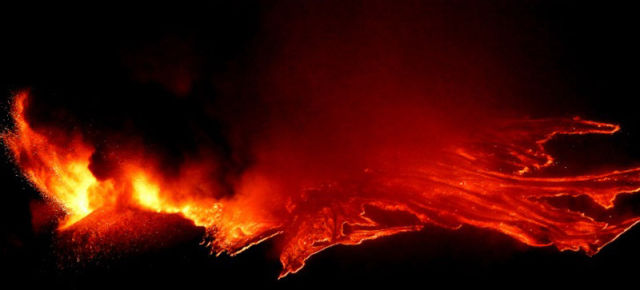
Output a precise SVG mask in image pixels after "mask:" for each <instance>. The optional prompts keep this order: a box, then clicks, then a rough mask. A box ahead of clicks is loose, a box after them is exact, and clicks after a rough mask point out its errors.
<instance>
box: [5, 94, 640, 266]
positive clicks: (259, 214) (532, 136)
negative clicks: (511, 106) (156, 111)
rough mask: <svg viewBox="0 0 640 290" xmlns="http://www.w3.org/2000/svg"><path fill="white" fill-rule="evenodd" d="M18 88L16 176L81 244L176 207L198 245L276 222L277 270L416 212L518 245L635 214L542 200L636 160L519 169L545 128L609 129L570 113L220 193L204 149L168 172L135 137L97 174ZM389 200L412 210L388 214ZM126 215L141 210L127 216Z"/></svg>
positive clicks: (230, 241) (247, 234)
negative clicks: (345, 169) (614, 214)
mask: <svg viewBox="0 0 640 290" xmlns="http://www.w3.org/2000/svg"><path fill="white" fill-rule="evenodd" d="M29 100H30V97H29V93H28V92H22V93H19V94H18V95H17V96H16V97H15V101H14V107H13V118H14V121H15V130H14V131H13V132H8V133H5V134H4V135H2V139H3V141H4V142H5V144H6V145H7V147H8V148H9V149H10V152H11V154H12V155H13V157H14V159H15V162H16V163H17V164H18V165H19V167H20V168H21V169H22V171H23V173H24V175H25V176H26V177H27V178H28V180H29V181H31V183H32V184H33V185H34V186H35V187H36V188H37V189H38V190H39V191H40V192H41V193H42V194H43V195H44V196H45V197H46V198H48V199H50V200H51V201H52V202H54V203H56V204H59V205H60V206H62V207H63V208H64V210H65V212H66V215H65V217H64V218H63V219H62V220H60V223H59V224H60V226H59V231H60V232H61V233H62V234H67V235H73V236H76V237H85V238H82V241H83V243H86V244H87V248H92V247H90V246H91V244H92V243H95V241H93V239H104V238H109V239H115V240H118V239H120V240H123V239H129V240H130V239H134V238H136V237H137V236H140V235H145V233H144V232H145V231H149V232H153V230H152V229H153V228H156V227H162V226H163V225H164V224H165V223H166V220H163V219H158V218H156V216H157V214H167V215H171V216H175V215H179V216H182V217H184V218H185V219H187V220H190V221H191V222H193V224H195V225H197V226H201V227H204V228H205V229H206V232H207V236H208V237H207V238H206V240H207V241H208V242H207V246H208V247H210V248H211V250H212V252H214V253H217V254H220V253H223V252H226V253H229V254H231V255H235V254H237V253H240V252H242V251H243V250H245V249H247V248H248V247H250V246H252V245H254V244H256V243H259V242H261V241H263V240H265V239H268V238H271V237H273V236H274V235H278V234H280V235H284V244H283V247H282V249H281V256H280V260H281V262H282V264H283V270H282V273H281V275H280V277H283V276H286V275H287V274H289V273H295V272H297V271H299V270H300V269H301V268H302V267H303V266H304V263H305V260H306V259H307V258H308V257H310V256H311V255H313V254H315V253H318V252H320V251H322V250H324V249H326V248H328V247H331V246H334V245H338V244H341V245H357V244H360V243H362V242H363V241H365V240H370V239H376V238H379V237H383V236H388V235H393V234H396V233H399V232H406V231H416V230H419V229H421V228H422V227H423V226H424V225H425V224H435V225H438V226H442V227H446V228H451V229H456V228H459V227H460V226H462V225H464V224H467V225H472V226H476V227H480V228H487V229H491V230H496V231H499V232H502V233H504V234H506V235H509V236H511V237H513V238H515V239H517V240H519V241H521V242H523V243H525V244H528V245H531V246H549V245H554V246H555V247H557V248H558V249H559V250H574V251H578V250H583V251H584V252H585V253H587V254H588V255H593V254H595V253H597V252H598V251H599V250H600V249H601V248H602V247H603V246H605V245H607V244H608V243H610V242H611V241H613V240H615V239H616V238H617V237H618V236H619V235H620V234H622V233H623V232H624V231H626V230H627V229H629V228H630V227H632V226H633V225H634V224H635V223H636V222H637V221H638V220H639V219H640V217H637V216H634V217H628V218H624V219H612V220H606V221H604V220H597V219H595V218H593V217H590V216H588V215H587V214H586V213H584V212H580V211H574V210H569V209H565V208H560V207H555V206H553V205H552V204H551V203H549V202H548V201H546V198H551V197H559V196H571V197H576V196H588V197H589V198H590V199H591V200H593V201H594V202H595V203H597V204H598V205H599V206H601V207H602V208H604V209H613V208H614V206H615V204H614V200H615V199H616V197H617V196H618V195H620V194H622V193H632V192H636V191H638V190H640V178H639V176H640V168H632V169H626V170H615V171H611V172H605V173H599V174H593V175H580V176H565V177H534V176H531V173H533V172H535V171H537V170H540V169H542V168H545V167H550V166H553V163H554V158H553V157H552V156H550V155H549V154H548V153H547V152H546V151H545V148H544V145H545V144H546V143H547V141H549V140H550V139H552V138H553V137H554V136H556V135H573V134H613V133H615V132H616V131H618V130H619V129H620V128H619V127H618V126H617V125H613V124H607V123H599V122H593V121H586V120H581V119H578V118H574V119H545V120H523V121H511V122H502V123H499V124H497V125H494V126H491V127H489V128H488V129H486V130H483V131H480V132H477V133H476V134H470V135H469V136H466V137H465V138H453V137H452V138H451V139H453V140H454V141H455V142H454V141H452V142H449V143H446V144H448V145H446V146H443V147H442V148H440V149H439V150H438V151H437V154H429V155H428V156H429V157H430V158H431V159H430V161H429V162H426V163H423V164H417V165H414V164H413V163H408V162H403V163H399V164H396V165H393V166H388V167H380V168H360V170H359V171H360V173H358V174H352V175H350V176H348V177H347V178H341V179H336V180H328V181H327V180H325V181H324V182H320V183H316V184H309V183H305V182H299V183H296V184H297V185H304V186H301V187H299V188H295V189H294V190H293V191H291V186H289V185H288V184H283V183H282V181H280V178H282V177H281V176H277V174H271V173H270V171H269V170H267V169H263V168H260V167H257V168H255V169H254V170H251V171H249V172H248V173H247V174H245V175H244V176H243V177H242V178H240V179H239V181H238V182H237V186H236V188H235V193H234V194H233V195H231V196H228V195H225V194H223V192H222V189H221V187H220V186H219V185H218V184H216V183H215V182H213V181H211V180H209V179H208V178H207V176H209V173H211V172H215V171H216V170H218V168H217V167H216V163H215V158H210V157H207V156H206V154H205V155H204V156H201V157H202V158H199V159H193V161H191V162H186V163H184V164H182V165H180V168H179V170H178V171H177V172H178V174H177V175H175V176H167V175H166V174H163V172H162V171H161V170H160V169H159V168H158V165H157V163H156V161H155V158H156V156H154V155H153V154H151V153H147V152H146V151H145V148H144V147H143V146H142V145H139V144H136V143H135V142H132V144H125V145H123V146H122V147H121V152H118V156H119V158H120V159H119V160H120V161H121V162H119V163H118V164H119V167H118V168H116V169H114V170H113V172H110V174H109V175H108V176H107V177H106V178H101V179H98V178H97V177H96V176H95V175H94V173H93V172H92V170H91V169H90V163H91V160H90V158H91V156H92V154H93V153H94V151H95V149H94V147H93V145H92V144H89V143H88V141H86V140H85V139H84V137H83V135H82V134H81V133H80V132H62V131H61V130H59V129H57V128H55V127H47V128H46V129H44V128H41V127H38V129H35V128H34V127H32V126H31V124H30V123H29V122H28V120H27V119H26V118H25V110H26V108H27V106H28V105H29ZM385 146H390V145H385ZM385 148H386V149H389V148H387V147H385ZM411 148H413V147H411ZM391 149H393V148H391ZM385 152H386V151H385ZM387 161H388V162H389V163H393V162H394V160H393V159H390V160H387ZM345 166H348V165H345ZM267 168H268V167H267ZM301 175H303V174H301ZM290 178H294V177H290ZM395 213H405V214H409V215H410V216H411V218H404V219H397V218H395V219H394V215H395ZM138 218H141V219H146V220H150V221H153V222H149V223H146V224H144V225H142V224H138V223H135V222H133V221H134V220H136V219H138ZM113 232H115V233H116V234H113ZM89 233H92V234H89ZM108 233H111V234H108ZM176 234H179V233H176ZM166 238H167V239H169V237H166ZM92 250H94V251H99V250H100V249H96V248H92Z"/></svg>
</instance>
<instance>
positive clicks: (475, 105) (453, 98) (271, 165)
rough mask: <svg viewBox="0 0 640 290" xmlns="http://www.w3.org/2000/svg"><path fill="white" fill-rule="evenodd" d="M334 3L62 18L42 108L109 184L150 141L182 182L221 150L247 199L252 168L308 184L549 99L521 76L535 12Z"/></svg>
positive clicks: (39, 119) (406, 157)
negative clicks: (85, 27) (132, 150)
mask: <svg viewBox="0 0 640 290" xmlns="http://www.w3.org/2000/svg"><path fill="white" fill-rule="evenodd" d="M330 4H331V5H329V4H320V3H295V2H288V1H282V2H273V3H264V2H261V3H253V4H238V5H231V4H224V5H214V6H211V7H206V8H202V9H200V8H197V9H196V8H181V9H178V10H175V11H174V10H172V8H170V7H162V8H160V9H159V11H158V12H157V13H154V14H153V17H152V20H154V21H150V22H147V23H138V22H137V21H136V17H135V16H136V13H142V12H143V11H132V12H131V15H129V16H128V17H125V18H124V20H123V22H122V23H120V25H116V26H111V25H107V24H105V23H103V22H102V21H103V20H104V19H98V20H91V19H84V21H85V22H86V23H88V24H89V25H92V27H94V28H95V29H94V33H93V34H91V35H86V36H83V37H81V36H79V35H76V34H75V33H74V30H73V25H75V24H72V23H64V22H61V23H57V24H56V25H54V26H53V27H52V28H50V29H51V30H52V31H58V32H59V38H58V40H59V41H58V42H56V44H55V45H54V46H53V47H51V48H50V49H49V50H48V51H44V52H42V53H39V54H37V55H39V57H38V58H37V60H34V61H33V62H35V61H43V62H45V63H46V64H48V65H46V66H42V67H45V69H41V71H37V72H36V75H40V77H37V78H35V81H34V83H33V84H31V87H33V94H32V95H33V97H34V99H33V101H32V106H30V108H29V112H28V118H29V119H30V121H32V122H33V124H34V126H35V127H38V126H42V127H43V128H49V127H52V125H55V127H57V128H61V129H62V130H63V131H67V132H74V131H77V132H81V134H82V135H83V136H85V138H87V139H89V141H90V143H91V144H92V145H93V146H94V147H95V149H96V151H95V153H94V155H93V156H92V159H91V165H90V168H91V171H92V172H93V173H94V175H95V176H96V177H97V178H99V179H106V178H108V177H109V176H110V175H112V174H114V171H115V170H117V168H118V164H120V163H121V162H122V159H123V158H127V156H126V154H124V155H123V154H121V152H122V149H123V148H127V147H128V146H136V147H141V148H144V152H145V154H149V155H151V156H153V157H154V158H156V159H159V160H160V161H159V163H158V164H157V166H158V167H159V168H160V169H161V171H162V172H163V173H164V174H166V175H167V176H169V177H170V176H175V175H177V174H178V171H179V169H180V167H181V164H184V163H186V162H190V160H198V159H206V160H210V162H211V163H213V164H215V168H214V169H212V170H211V179H212V180H215V181H216V182H217V183H219V184H220V187H221V188H224V190H222V192H224V194H223V195H232V194H233V193H234V192H235V191H237V190H238V188H239V187H242V186H241V185H239V184H242V180H243V179H244V178H247V177H246V176H247V175H248V176H254V175H260V176H262V177H265V178H268V179H271V180H275V181H274V183H275V184H277V186H276V185H274V186H276V187H277V188H278V189H279V190H281V191H285V192H290V191H291V192H294V191H298V190H300V188H301V187H305V186H314V185H317V184H319V183H323V182H331V181H334V180H337V179H342V178H349V176H352V175H353V174H354V172H360V171H362V170H364V169H365V168H386V169H389V170H393V169H394V168H405V167H411V166H417V165H419V164H421V163H425V162H430V160H432V159H433V155H434V154H437V150H438V149H439V148H441V147H443V146H445V144H448V143H451V142H456V140H457V139H458V138H460V137H462V136H465V135H467V134H468V133H469V132H474V131H476V130H477V129H479V128H482V127H487V126H491V124H492V122H493V120H495V119H497V118H500V117H510V116H512V115H514V114H515V112H517V111H518V110H520V111H521V108H523V107H530V105H531V104H532V103H536V102H539V103H544V100H542V101H540V99H536V102H533V101H532V100H533V97H529V98H528V96H527V93H524V92H525V88H528V87H529V85H530V84H526V85H522V84H520V83H518V82H517V81H514V77H513V74H514V73H515V74H519V75H521V76H522V75H524V76H533V75H535V73H536V72H535V71H534V70H532V69H531V70H528V69H527V68H526V64H527V63H528V62H529V61H530V60H529V59H527V58H526V57H525V54H526V53H527V49H528V48H526V45H528V44H529V43H528V42H527V40H523V39H522V38H519V37H518V35H519V33H521V32H530V31H526V29H527V28H526V27H527V25H529V24H530V23H529V22H528V21H530V20H529V19H527V18H526V17H523V19H522V20H520V21H519V22H518V21H514V20H515V19H514V17H516V16H513V15H516V14H517V12H520V11H519V10H520V9H522V8H518V7H510V6H509V5H508V4H504V3H498V4H491V5H488V4H487V5H482V4H477V5H471V6H467V7H466V9H458V8H460V7H453V6H449V5H440V4H433V3H431V4H427V3H419V2H402V3H399V4H397V5H393V6H390V5H386V4H385V3H384V1H362V2H350V3H330ZM501 9H505V10H507V11H510V12H513V13H505V14H497V13H496V12H497V11H500V10H501ZM177 14H188V15H191V17H189V20H188V21H186V22H182V21H177V20H176V19H174V20H172V19H173V18H172V17H173V16H175V15H177ZM496 15H498V17H495V16H496ZM160 22H163V23H165V22H166V23H165V24H162V25H160V24H158V23H160ZM510 22H512V23H515V25H512V26H505V25H504V24H505V23H510ZM156 24H158V25H156ZM65 29H68V30H65ZM40 33H42V34H46V33H47V32H40ZM31 41H32V42H33V46H37V45H42V44H43V43H41V42H40V41H35V40H31ZM44 41H45V40H42V42H44ZM530 80H531V78H530ZM533 81H534V82H535V81H541V80H535V79H534V80H533ZM528 94H529V96H533V95H534V94H535V92H528ZM513 95H522V96H523V97H522V98H517V99H514V98H512V97H511V96H513ZM537 97H538V96H536V98H537ZM530 111H533V114H535V108H534V109H533V110H531V109H530Z"/></svg>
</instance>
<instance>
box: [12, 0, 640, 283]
mask: <svg viewBox="0 0 640 290" xmlns="http://www.w3.org/2000/svg"><path fill="white" fill-rule="evenodd" d="M283 6H284V7H280V6H278V5H275V6H274V7H269V8H268V9H267V10H268V11H267V12H265V13H264V14H265V15H262V16H261V18H260V21H261V25H262V26H261V27H260V29H259V32H258V35H259V36H256V37H255V38H254V39H252V40H251V41H249V42H248V43H249V44H247V43H243V44H242V47H243V49H244V50H241V49H239V50H237V51H235V50H234V51H233V53H229V52H227V53H228V54H230V55H232V56H228V59H224V61H218V60H217V59H215V60H211V59H207V58H206V57H199V56H198V49H201V48H200V47H198V45H197V44H193V43H197V41H198V38H197V37H194V39H196V40H192V39H190V38H189V37H184V38H183V37H182V36H180V35H178V36H176V35H169V36H166V35H163V36H161V37H158V39H154V40H153V41H149V43H150V44H149V43H144V44H142V45H138V46H136V48H135V49H131V51H128V50H127V51H126V52H122V54H123V55H124V56H122V57H121V61H122V63H124V64H123V65H122V66H124V67H126V69H125V71H126V77H125V78H126V79H127V80H125V81H122V80H121V79H119V77H114V79H117V80H118V81H121V82H122V83H125V84H126V85H123V86H122V87H121V88H111V87H110V82H109V81H110V80H109V81H105V83H106V85H105V83H100V84H102V85H101V86H93V83H90V84H83V83H82V82H80V81H79V82H78V83H79V84H78V86H77V87H75V84H74V85H72V86H70V87H71V89H69V90H67V91H65V90H57V91H55V92H51V91H46V90H41V89H40V88H38V87H37V86H34V87H33V88H21V89H20V90H17V91H15V92H14V93H13V96H12V100H11V105H10V107H11V108H10V117H11V123H12V125H11V126H10V127H9V128H7V129H6V130H5V131H4V132H3V133H2V135H1V136H0V137H1V140H2V142H3V143H4V145H5V146H6V148H7V149H8V150H7V155H8V156H9V157H10V158H11V160H12V161H13V162H14V163H15V165H16V166H17V168H18V169H19V171H20V173H21V174H22V176H24V178H25V179H26V180H28V181H29V183H30V184H31V185H32V186H33V187H34V188H35V189H37V191H38V192H39V193H41V195H42V197H43V198H44V199H45V200H46V202H47V203H48V204H49V207H51V208H53V210H50V211H46V210H42V209H37V208H35V207H34V210H33V211H34V212H33V216H34V218H33V220H34V221H35V220H38V222H33V223H34V227H38V224H43V223H51V224H53V228H55V230H54V231H55V234H54V235H55V236H56V238H57V239H58V240H59V241H60V245H59V246H60V247H61V248H66V249H71V251H72V252H73V253H74V255H77V256H78V257H81V258H78V259H77V260H81V259H92V258H95V257H97V256H100V255H108V254H109V253H111V252H126V251H127V249H130V248H135V249H136V250H138V249H139V248H144V247H150V246H157V247H163V246H170V245H171V243H172V242H171V241H172V240H173V239H179V238H180V237H181V236H188V235H194V233H191V232H189V231H188V230H185V228H189V227H192V228H194V227H195V228H197V229H199V230H202V231H203V236H202V237H201V240H202V243H201V244H202V246H203V247H206V248H207V249H209V250H210V252H211V253H212V254H215V255H220V254H228V255H231V256H234V255H237V254H240V253H241V252H243V251H245V250H246V249H248V248H250V247H252V246H253V245H257V244H259V243H262V242H264V241H267V240H269V239H272V238H275V237H278V238H279V239H280V242H279V244H278V245H277V251H278V253H279V259H280V262H281V264H282V271H281V273H280V276H279V277H280V278H282V277H285V276H287V275H289V274H292V273H296V272H298V271H300V270H301V269H303V267H304V266H305V262H306V261H307V259H309V258H310V257H311V256H312V255H314V254H316V253H318V252H321V251H323V250H325V249H327V248H329V247H332V246H336V245H359V244H361V243H363V242H365V241H367V240H373V239H378V238H381V237H385V236H391V235H395V234H398V233H403V232H414V231H419V230H422V229H423V228H425V227H426V226H437V227H442V228H446V229H451V230H456V229H459V228H461V227H462V226H471V227H476V228H481V229H486V230H489V231H495V232H499V233H502V234H504V235H506V236H509V237H511V238H513V239H515V240H517V241H519V242H521V243H523V244H526V245H528V246H533V247H545V246H553V247H555V248H557V249H558V250H560V251H565V250H570V251H581V252H583V253H584V254H586V255H590V256H591V255H594V254H596V253H598V252H599V251H600V250H601V249H602V248H603V247H605V246H606V245H607V244H609V243H611V242H612V241H614V240H615V239H616V238H618V237H619V236H620V235H622V234H623V233H624V232H625V231H627V230H628V229H630V228H631V227H633V226H634V225H635V224H636V223H637V222H638V221H639V220H640V215H639V214H637V213H634V212H629V211H623V210H621V209H620V200H619V198H620V197H621V196H623V195H624V196H630V195H634V194H636V192H637V191H640V168H638V167H633V166H629V167H619V168H610V167H611V166H608V167H605V166H603V167H601V168H595V170H583V171H579V172H568V173H567V172H561V171H554V169H557V168H558V167H561V166H563V163H562V162H563V161H562V160H563V159H562V158H563V156H557V155H556V154H554V151H553V150H550V149H549V147H550V144H551V143H553V142H556V141H558V139H562V142H568V143H570V142H572V138H577V137H584V136H597V135H613V134H616V132H618V131H620V130H621V126H622V128H623V127H624V126H625V124H623V123H621V124H620V125H618V124H614V123H609V122H608V121H598V120H590V119H589V116H588V115H586V116H575V117H574V116H568V114H567V113H566V112H565V113H562V114H555V115H557V116H553V115H554V114H553V112H552V113H549V114H548V115H552V116H544V117H530V116H532V115H533V116H537V115H539V114H536V112H534V111H535V110H534V109H530V108H528V106H529V105H530V104H531V103H536V101H537V100H530V99H526V98H524V97H523V98H520V97H518V96H511V95H508V94H507V96H505V93H504V92H501V91H500V89H502V88H503V87H505V89H504V90H505V91H508V90H509V89H510V90H513V91H515V90H516V89H514V87H517V86H516V85H514V84H513V83H512V82H514V81H513V80H512V79H511V78H510V77H509V76H510V72H509V70H508V69H506V68H505V67H510V66H508V65H505V64H504V63H506V62H507V61H506V60H505V59H508V58H509V57H511V58H513V59H517V57H515V56H514V55H511V54H506V53H505V54H504V55H502V54H501V53H499V49H498V48H497V47H498V46H500V45H495V44H490V43H489V42H488V41H486V39H487V38H491V37H495V36H494V33H493V32H487V31H493V30H491V29H495V30H499V29H498V28H496V27H498V26H499V23H493V24H491V25H489V26H488V27H489V28H491V29H489V28H486V27H485V26H479V27H480V28H477V30H473V29H472V28H473V27H472V26H473V25H469V27H467V28H468V29H469V31H467V30H464V29H462V30H463V31H462V32H458V30H457V29H456V27H457V26H455V25H454V26H453V27H449V26H447V25H445V24H447V23H449V21H450V20H449V19H447V17H445V16H442V15H439V14H438V13H434V14H433V15H427V16H429V17H425V14H424V13H422V12H420V11H422V10H420V9H413V8H412V6H411V5H409V6H408V7H404V8H395V9H391V10H390V11H388V10H387V9H386V8H385V6H384V5H383V6H380V7H378V6H376V5H373V6H371V7H373V8H371V7H367V9H358V8H359V6H358V5H355V4H352V5H345V7H343V8H341V9H337V11H334V10H332V9H329V8H327V7H319V6H320V5H317V6H313V7H312V8H313V9H309V10H312V12H309V14H308V15H307V14H304V13H300V11H301V10H302V11H306V10H305V9H306V8H305V7H306V6H305V7H302V8H300V7H296V6H295V5H283ZM274 11H276V12H274ZM328 15H330V17H329V16H328ZM467 16H468V15H466V14H464V13H463V15H462V16H461V17H460V18H461V19H465V17H467ZM470 21H472V22H473V21H474V20H470ZM475 21H478V22H482V19H480V20H478V19H476V20H475ZM292 23H293V24H296V25H291V24H292ZM494 26H495V27H494ZM482 27H485V28H482ZM425 31H428V32H429V33H425ZM500 31H501V30H500ZM505 34H509V33H506V32H505ZM488 43H489V44H488ZM492 45H495V46H492ZM248 47H249V48H248ZM500 48H501V47H500ZM127 49H128V48H127ZM123 50H126V49H123ZM238 51H239V52H238ZM215 53H221V54H222V53H225V51H224V50H222V49H221V50H218V51H216V52H215ZM234 53H235V54H238V55H240V56H238V55H235V54H234ZM516 62H517V61H516ZM210 67H215V69H211V68H210ZM216 70H217V71H216ZM114 83H115V82H114ZM498 88H500V89H498ZM506 88H509V89H506ZM95 91H99V93H96V92H95ZM65 93H69V95H71V97H67V96H65ZM540 103H542V101H540ZM540 106H541V107H544V105H540ZM511 107H516V108H511ZM547 107H548V106H547ZM547 107H545V109H547ZM506 108H509V109H506ZM523 108H524V109H523ZM529 109H530V110H529ZM527 110H529V111H527ZM571 113H572V112H571ZM577 199H580V200H581V201H583V203H582V204H579V205H580V206H576V205H575V204H574V203H571V202H568V203H567V202H564V203H563V201H567V200H569V201H571V200H577ZM40 215H44V217H40ZM35 217H38V218H35ZM44 228H46V226H45V227H44ZM195 235H198V233H195Z"/></svg>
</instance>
